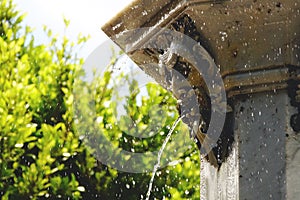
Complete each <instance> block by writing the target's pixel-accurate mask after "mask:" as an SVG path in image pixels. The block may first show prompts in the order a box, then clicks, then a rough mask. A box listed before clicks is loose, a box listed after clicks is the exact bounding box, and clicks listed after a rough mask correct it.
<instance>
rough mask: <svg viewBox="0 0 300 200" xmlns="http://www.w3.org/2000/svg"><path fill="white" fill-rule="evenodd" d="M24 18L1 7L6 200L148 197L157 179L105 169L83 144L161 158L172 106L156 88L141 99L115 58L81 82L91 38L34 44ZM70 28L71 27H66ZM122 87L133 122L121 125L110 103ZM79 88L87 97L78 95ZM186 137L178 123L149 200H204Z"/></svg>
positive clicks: (0, 128) (0, 185)
mask: <svg viewBox="0 0 300 200" xmlns="http://www.w3.org/2000/svg"><path fill="white" fill-rule="evenodd" d="M23 18H24V16H23V15H20V14H19V12H18V11H16V10H15V8H14V5H13V3H12V1H11V0H2V1H1V2H0V70H1V73H0V152H1V154H0V196H1V197H2V199H43V198H50V199H57V198H62V199H94V198H100V199H141V198H142V196H143V197H145V193H146V191H147V188H148V183H149V180H150V176H151V173H146V172H145V173H141V174H132V173H125V172H120V171H117V170H116V169H113V168H111V167H109V166H106V165H104V164H102V163H101V162H100V161H98V160H97V156H95V155H96V154H97V153H99V151H101V149H103V148H102V146H101V144H95V145H91V144H89V143H85V142H84V137H92V138H94V139H104V138H103V137H105V139H107V140H108V141H110V142H111V144H112V147H114V148H116V149H117V148H121V149H124V150H126V151H131V152H147V151H158V150H159V148H160V147H161V145H162V143H163V140H164V138H165V137H166V135H167V133H168V132H169V129H170V127H171V126H172V124H173V122H174V121H175V119H177V117H178V113H177V110H176V100H175V99H174V98H173V97H172V96H171V94H170V93H168V92H167V91H166V90H164V89H163V88H161V87H159V86H157V85H156V84H148V85H147V86H146V91H147V92H146V94H141V92H140V90H139V88H138V85H137V82H136V81H135V80H133V79H132V78H131V77H129V76H124V75H123V74H120V73H115V71H114V70H112V69H113V66H114V65H115V64H116V63H117V61H118V59H117V58H113V59H112V63H111V65H110V66H109V67H108V70H107V71H106V72H105V74H104V75H103V76H95V78H94V80H93V81H92V82H91V83H89V82H84V81H82V80H81V79H80V77H81V76H82V75H83V70H82V68H81V67H82V64H83V60H81V59H78V58H77V55H76V49H77V48H78V46H80V45H82V44H83V43H84V42H85V41H86V40H87V38H86V37H82V36H79V37H78V41H77V42H72V41H69V40H68V38H67V37H66V36H63V37H58V36H53V34H52V31H51V30H48V29H47V28H46V27H45V29H44V30H45V33H46V34H47V35H48V37H49V44H48V45H45V44H43V45H36V44H35V42H34V37H33V36H32V34H31V32H30V30H31V29H30V28H29V27H26V28H25V30H23V28H21V25H20V23H21V22H22V20H23ZM64 22H65V25H66V27H67V26H68V25H69V23H70V22H69V21H68V20H67V19H64ZM121 80H125V81H124V83H127V85H128V87H129V90H130V95H127V96H125V98H123V101H125V102H126V104H125V107H124V109H125V111H126V112H127V113H128V115H127V114H126V115H121V116H120V117H119V118H118V117H117V113H118V108H117V101H116V99H114V97H116V96H118V93H117V91H118V89H117V85H116V83H117V82H118V81H121ZM75 81H76V82H77V86H80V88H84V90H81V91H80V92H79V93H77V92H76V91H77V90H76V87H75V86H76V85H74V83H75ZM74 91H75V92H74ZM89 94H92V97H93V98H92V99H91V98H89V97H90V96H91V95H89ZM139 98H140V99H141V100H140V103H139V100H138V99H139ZM117 100H120V99H117ZM77 103H78V104H77ZM91 105H92V106H91ZM76 106H81V107H80V109H78V108H77V107H76ZM80 122H84V123H83V124H82V123H81V125H80V126H79V125H78V123H80ZM95 122H97V123H95ZM157 127H158V128H157ZM87 132H90V133H95V134H90V135H87V134H85V133H87ZM99 133H101V134H99ZM138 133H149V134H150V137H149V135H148V137H146V138H141V137H137V134H138ZM186 133H187V128H186V126H184V124H182V123H180V124H179V126H178V127H177V128H176V129H175V133H174V134H173V136H172V139H171V141H170V143H169V144H168V145H167V148H166V151H167V152H173V154H169V153H168V154H166V155H163V160H164V161H165V164H168V166H167V167H165V168H163V169H161V170H160V171H159V172H158V173H157V175H156V178H155V182H154V188H153V191H152V196H151V197H152V199H163V198H165V199H199V168H200V166H199V158H198V153H197V150H196V147H195V145H194V144H192V143H189V146H188V148H187V147H186V146H183V145H184V144H186V143H185V139H188V136H187V135H188V134H186ZM87 144H89V145H87ZM166 156H169V157H166ZM127 159H130V158H127ZM174 160H175V161H174ZM143 162H144V163H143V164H146V165H151V166H152V164H153V163H152V160H150V159H145V160H144V161H143ZM170 162H171V163H170Z"/></svg>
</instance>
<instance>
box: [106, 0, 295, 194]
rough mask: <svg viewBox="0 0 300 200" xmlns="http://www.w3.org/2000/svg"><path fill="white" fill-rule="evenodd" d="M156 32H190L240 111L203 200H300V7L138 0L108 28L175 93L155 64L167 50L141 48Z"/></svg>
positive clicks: (205, 171)
mask: <svg viewBox="0 0 300 200" xmlns="http://www.w3.org/2000/svg"><path fill="white" fill-rule="evenodd" d="M176 24H177V25H178V24H180V26H177V25H176ZM143 27H152V29H151V30H150V31H148V32H147V33H143V34H141V32H139V31H135V32H131V33H133V34H130V35H126V36H125V37H123V38H122V40H119V39H118V37H114V36H115V35H117V34H120V33H123V32H124V31H126V30H132V29H139V28H143ZM157 27H160V28H163V27H164V28H170V29H172V30H176V31H179V32H181V33H184V34H185V35H188V36H189V37H191V38H193V39H194V40H195V41H197V42H199V43H200V44H201V45H202V46H203V47H204V48H205V49H206V51H207V52H208V53H209V54H210V56H211V57H212V58H213V59H214V62H215V63H216V65H217V66H218V67H219V70H220V73H221V75H222V78H223V81H224V84H225V89H226V91H227V97H228V100H229V101H228V102H229V103H230V106H231V107H232V109H233V113H232V114H231V115H227V121H226V123H227V126H226V124H225V126H224V130H223V133H222V135H221V139H220V140H221V141H219V143H218V148H219V149H218V148H215V149H214V153H215V155H216V156H221V161H222V162H223V163H222V165H220V166H219V168H215V166H212V165H210V164H209V162H207V160H206V159H203V162H202V165H201V166H202V170H201V176H202V178H201V199H206V200H207V199H209V200H211V199H212V200H214V199H224V200H225V199H226V200H227V199H234V200H235V199H289V200H292V199H298V198H299V196H300V170H299V169H300V153H299V152H300V133H299V131H300V128H299V127H300V114H299V112H300V92H299V91H300V76H299V74H300V73H299V71H300V36H299V35H300V1H299V0H296V1H295V0H285V1H270V0H259V1H257V0H231V1H227V0H219V1H218V0H211V1H205V0H174V1H171V0H137V1H134V2H133V3H132V4H131V5H130V6H129V7H127V8H126V9H125V10H124V11H123V12H121V13H120V14H118V15H117V16H116V17H115V18H114V19H113V20H112V21H110V22H108V23H107V24H106V25H105V26H104V27H103V30H104V32H105V33H106V34H107V35H108V36H110V37H111V38H114V41H115V42H116V43H117V44H118V45H119V46H120V47H121V48H122V49H124V50H125V49H126V48H127V46H126V44H128V43H130V44H132V45H133V46H135V47H137V48H136V49H139V50H135V51H130V52H127V53H128V55H129V56H130V57H131V58H132V60H133V61H135V62H136V63H137V64H138V65H139V66H140V67H141V68H142V69H143V70H144V71H145V72H146V73H148V74H149V75H150V76H152V77H154V78H155V80H157V81H158V82H159V83H160V84H161V85H163V86H164V87H168V85H166V82H165V81H163V80H164V77H163V76H160V75H159V74H158V73H157V71H158V69H157V68H156V65H155V64H153V63H158V62H159V56H160V55H162V54H163V53H164V51H156V50H151V49H150V50H149V49H140V48H138V47H140V46H142V45H143V44H146V43H147V42H149V41H151V39H152V40H153V39H154V40H157V39H159V38H155V36H156V34H157V30H158V29H156V28H157ZM145 63H150V64H149V65H145ZM151 63H152V64H151ZM170 63H171V62H170ZM190 69H191V70H190ZM190 69H189V70H190V71H192V69H193V68H190ZM180 70H182V71H184V69H178V71H180ZM191 76H194V77H198V78H193V81H194V83H193V84H191V85H197V84H198V86H199V87H202V88H203V90H202V91H205V92H207V89H206V88H205V85H204V84H203V83H202V82H203V80H202V79H201V77H200V76H199V74H197V73H195V72H191ZM199 87H198V88H199ZM202 96H204V95H202ZM207 102H209V101H207ZM206 105H209V103H207V104H206ZM233 138H234V142H233ZM229 140H230V141H231V140H232V141H231V142H228V141H229ZM224 149H229V150H230V151H227V152H225V153H224V152H222V150H224ZM223 155H226V157H222V156H223Z"/></svg>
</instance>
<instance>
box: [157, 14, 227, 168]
mask: <svg viewBox="0 0 300 200" xmlns="http://www.w3.org/2000/svg"><path fill="white" fill-rule="evenodd" d="M169 28H170V29H171V30H173V31H178V32H180V33H183V34H184V35H186V36H189V37H191V38H192V39H193V40H195V41H196V42H200V39H201V35H200V33H199V32H198V31H197V28H196V26H195V23H194V21H193V20H192V19H191V18H190V17H189V16H188V15H186V14H185V15H183V16H181V17H180V18H179V19H177V20H175V21H174V22H173V23H172V24H171V26H170V27H169ZM183 40H184V38H183ZM155 42H157V46H160V47H166V48H165V49H161V50H158V52H157V53H158V54H159V56H158V57H159V64H160V74H161V75H163V76H164V77H165V82H166V83H167V85H170V88H169V90H171V91H172V93H173V94H174V96H175V97H176V98H177V99H178V110H179V113H180V115H181V116H183V119H182V120H183V122H185V123H186V124H187V125H188V126H189V127H190V130H191V137H192V138H194V139H195V140H196V141H197V145H198V147H199V149H201V145H203V141H204V139H205V138H206V137H207V136H206V134H205V133H206V131H207V129H208V125H209V122H210V118H211V100H212V99H211V97H212V96H210V95H209V92H208V89H207V86H206V84H205V82H204V80H203V78H202V76H201V74H200V73H199V71H198V70H197V69H196V68H195V67H194V66H193V65H191V64H190V63H189V62H188V61H187V60H186V59H185V58H183V57H181V56H178V55H176V54H174V53H172V42H173V41H172V37H171V36H169V35H160V36H159V37H158V38H157V39H156V41H155ZM197 46H198V45H195V46H194V47H193V49H191V50H193V51H197ZM167 47H170V48H167ZM166 49H167V50H166ZM208 62H211V61H208ZM210 66H212V67H209V68H208V69H204V71H205V73H206V74H209V75H210V76H214V74H216V72H215V71H214V70H215V68H214V67H213V66H214V65H213V64H212V63H211V64H210ZM175 72H176V73H175ZM193 94H194V95H195V96H196V97H197V101H198V105H199V108H198V109H199V111H200V112H193V108H191V107H190V106H191V105H189V103H188V102H191V98H192V97H193ZM219 101H220V104H221V103H222V99H220V100H219ZM225 106H226V105H225ZM232 118H233V115H230V114H228V115H227V119H226V122H227V124H229V125H230V126H229V125H228V126H225V128H224V131H223V132H224V133H222V134H221V137H220V139H219V141H218V145H217V146H216V147H215V148H213V150H212V151H209V152H207V153H208V154H207V157H206V158H207V159H208V161H209V162H210V163H211V164H212V165H214V166H215V167H219V166H220V165H221V163H222V162H223V161H224V160H225V158H226V156H228V154H229V150H230V145H231V143H232V142H233V130H231V128H232V127H233V126H231V125H232V123H231V122H232ZM195 119H196V121H195ZM228 122H230V123H228ZM195 125H196V126H197V127H196V129H195ZM229 127H231V128H229ZM208 139H209V138H208ZM204 147H205V146H204ZM205 149H206V148H205ZM207 149H210V148H208V147H207Z"/></svg>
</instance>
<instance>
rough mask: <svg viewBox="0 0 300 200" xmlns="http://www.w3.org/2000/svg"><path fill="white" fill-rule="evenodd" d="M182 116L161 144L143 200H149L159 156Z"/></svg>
mask: <svg viewBox="0 0 300 200" xmlns="http://www.w3.org/2000/svg"><path fill="white" fill-rule="evenodd" d="M183 117H184V116H181V117H179V118H178V119H177V120H176V121H175V122H174V124H173V126H172V128H171V129H170V131H169V133H168V135H167V137H166V139H165V141H164V143H163V144H162V146H161V148H160V150H159V152H158V154H157V155H158V156H157V163H156V164H155V165H154V168H153V171H152V176H151V179H150V182H149V187H148V191H147V194H146V199H145V200H149V198H150V195H151V190H152V186H153V182H154V178H155V174H156V172H157V170H158V169H159V167H160V159H161V156H162V153H163V151H164V149H165V147H166V145H167V143H168V142H169V140H170V138H171V136H172V133H173V131H174V129H175V128H176V126H177V125H178V123H179V122H180V120H181V119H182V118H183Z"/></svg>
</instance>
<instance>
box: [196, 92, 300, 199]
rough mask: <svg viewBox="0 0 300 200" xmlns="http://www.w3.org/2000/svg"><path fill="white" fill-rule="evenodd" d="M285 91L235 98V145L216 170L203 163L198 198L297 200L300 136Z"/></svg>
mask: <svg viewBox="0 0 300 200" xmlns="http://www.w3.org/2000/svg"><path fill="white" fill-rule="evenodd" d="M290 102H291V99H290V97H289V96H288V93H287V91H286V90H284V91H275V92H274V91H272V92H264V93H257V94H251V95H246V97H245V96H244V97H241V98H239V97H237V98H236V100H235V106H234V111H233V112H234V121H235V122H234V134H235V137H234V138H235V141H234V143H233V147H232V151H231V153H230V155H229V157H228V158H227V159H226V161H225V162H224V163H222V165H221V167H220V168H219V169H216V168H214V167H212V166H211V165H210V164H209V163H208V162H207V161H206V160H205V159H203V160H202V163H201V199H203V200H204V199H205V200H207V199H222V200H223V199H224V200H237V199H243V200H244V199H290V200H292V199H298V197H299V195H300V170H299V169H300V134H297V133H296V132H295V131H294V130H293V128H292V127H291V123H290V120H291V116H292V115H293V114H295V113H297V110H296V109H295V107H293V106H291V103H290Z"/></svg>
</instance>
